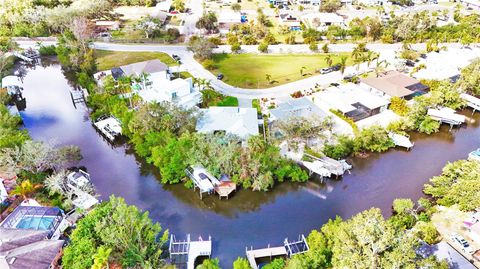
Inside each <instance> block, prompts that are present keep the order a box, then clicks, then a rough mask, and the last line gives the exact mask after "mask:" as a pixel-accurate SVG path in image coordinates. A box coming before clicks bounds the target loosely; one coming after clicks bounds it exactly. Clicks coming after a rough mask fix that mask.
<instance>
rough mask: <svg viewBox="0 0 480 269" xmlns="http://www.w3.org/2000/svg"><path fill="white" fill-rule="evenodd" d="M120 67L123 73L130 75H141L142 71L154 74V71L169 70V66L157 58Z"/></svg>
mask: <svg viewBox="0 0 480 269" xmlns="http://www.w3.org/2000/svg"><path fill="white" fill-rule="evenodd" d="M120 69H122V71H123V73H124V74H125V75H127V76H130V75H136V76H139V75H141V74H142V73H147V74H152V73H158V72H163V71H167V70H168V66H167V65H166V64H164V63H162V62H161V61H160V60H158V59H155V60H149V61H144V62H138V63H133V64H129V65H124V66H120ZM112 70H113V69H112Z"/></svg>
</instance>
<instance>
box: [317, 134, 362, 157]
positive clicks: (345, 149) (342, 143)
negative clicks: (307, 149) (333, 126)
mask: <svg viewBox="0 0 480 269" xmlns="http://www.w3.org/2000/svg"><path fill="white" fill-rule="evenodd" d="M354 145H355V143H354V140H353V139H352V138H350V137H348V136H346V135H341V136H339V137H338V138H337V143H336V144H326V145H325V147H324V148H323V153H324V154H325V155H326V156H328V157H330V158H333V159H337V160H339V159H342V158H345V157H347V156H349V155H350V154H352V153H353V150H354Z"/></svg>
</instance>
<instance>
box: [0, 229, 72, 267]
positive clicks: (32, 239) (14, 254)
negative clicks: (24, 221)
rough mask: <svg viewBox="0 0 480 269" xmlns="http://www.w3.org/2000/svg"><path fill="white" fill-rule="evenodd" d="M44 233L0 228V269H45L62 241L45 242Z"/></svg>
mask: <svg viewBox="0 0 480 269" xmlns="http://www.w3.org/2000/svg"><path fill="white" fill-rule="evenodd" d="M46 235H47V232H46V231H33V230H30V231H28V230H18V229H5V228H0V268H2V269H47V268H49V266H50V265H51V264H52V262H53V261H54V260H55V258H56V256H57V255H58V253H59V252H60V250H61V249H62V246H63V243H64V241H63V240H46V239H45V238H46Z"/></svg>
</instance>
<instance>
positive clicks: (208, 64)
mask: <svg viewBox="0 0 480 269" xmlns="http://www.w3.org/2000/svg"><path fill="white" fill-rule="evenodd" d="M202 64H203V67H205V69H207V70H214V69H215V68H216V67H217V66H216V65H215V62H214V61H213V60H211V59H207V60H205V61H203V63H202Z"/></svg>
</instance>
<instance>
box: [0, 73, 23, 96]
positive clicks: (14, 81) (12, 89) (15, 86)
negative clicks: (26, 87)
mask: <svg viewBox="0 0 480 269" xmlns="http://www.w3.org/2000/svg"><path fill="white" fill-rule="evenodd" d="M2 88H6V89H7V93H8V94H9V95H16V94H22V91H23V83H22V81H21V80H20V78H19V77H17V76H6V77H4V78H2Z"/></svg>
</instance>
